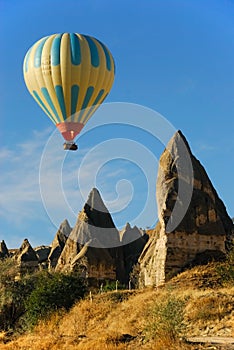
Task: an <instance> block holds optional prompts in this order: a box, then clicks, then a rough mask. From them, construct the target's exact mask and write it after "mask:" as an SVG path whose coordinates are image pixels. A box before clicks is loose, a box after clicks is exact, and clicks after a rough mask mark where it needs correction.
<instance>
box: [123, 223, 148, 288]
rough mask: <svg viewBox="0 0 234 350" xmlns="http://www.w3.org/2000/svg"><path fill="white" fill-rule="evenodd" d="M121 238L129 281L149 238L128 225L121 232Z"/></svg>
mask: <svg viewBox="0 0 234 350" xmlns="http://www.w3.org/2000/svg"><path fill="white" fill-rule="evenodd" d="M120 237H121V242H122V246H123V256H124V268H125V274H126V279H127V280H129V275H130V273H131V271H132V268H133V266H134V265H135V264H136V263H137V261H138V258H139V256H140V254H141V252H142V250H143V248H144V246H145V244H146V242H147V241H148V238H149V236H148V235H147V234H146V233H145V232H143V231H142V230H140V229H138V228H137V227H136V226H134V227H133V228H132V227H131V226H130V224H129V223H127V224H126V226H125V227H124V228H123V230H121V231H120ZM126 282H127V281H126Z"/></svg>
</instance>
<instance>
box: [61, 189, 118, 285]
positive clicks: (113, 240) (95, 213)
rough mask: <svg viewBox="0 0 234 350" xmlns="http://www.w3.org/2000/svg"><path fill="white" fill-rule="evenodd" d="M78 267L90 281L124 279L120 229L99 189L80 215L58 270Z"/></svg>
mask: <svg viewBox="0 0 234 350" xmlns="http://www.w3.org/2000/svg"><path fill="white" fill-rule="evenodd" d="M77 267H79V269H81V270H82V271H84V273H85V275H86V276H87V278H88V279H89V280H93V279H96V280H105V279H112V280H116V279H118V280H120V281H122V280H123V279H124V266H123V251H122V247H121V243H120V239H119V232H118V230H117V229H116V227H115V225H114V223H113V220H112V218H111V215H110V213H109V212H108V210H107V208H106V206H105V205H104V203H103V201H102V198H101V196H100V194H99V192H98V190H97V189H95V188H94V189H92V191H91V192H90V194H89V197H88V200H87V202H86V204H85V206H84V208H83V209H82V211H81V212H80V213H79V215H78V219H77V222H76V225H75V227H74V228H73V230H72V231H71V233H70V236H69V238H68V239H67V241H66V244H65V247H64V249H63V251H62V253H61V255H60V258H59V260H58V263H57V266H56V270H57V271H67V270H75V269H76V268H77Z"/></svg>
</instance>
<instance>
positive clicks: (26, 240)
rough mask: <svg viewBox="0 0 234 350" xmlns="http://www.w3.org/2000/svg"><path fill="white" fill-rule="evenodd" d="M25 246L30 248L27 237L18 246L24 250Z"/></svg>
mask: <svg viewBox="0 0 234 350" xmlns="http://www.w3.org/2000/svg"><path fill="white" fill-rule="evenodd" d="M25 248H32V246H31V244H30V243H29V241H28V239H27V238H25V239H24V240H23V243H22V244H21V246H20V250H24V249H25Z"/></svg>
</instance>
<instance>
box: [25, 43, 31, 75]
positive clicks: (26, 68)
mask: <svg viewBox="0 0 234 350" xmlns="http://www.w3.org/2000/svg"><path fill="white" fill-rule="evenodd" d="M31 51H32V47H31V48H30V49H29V50H28V52H27V53H26V56H25V61H24V71H25V72H27V71H28V61H29V57H30V54H31Z"/></svg>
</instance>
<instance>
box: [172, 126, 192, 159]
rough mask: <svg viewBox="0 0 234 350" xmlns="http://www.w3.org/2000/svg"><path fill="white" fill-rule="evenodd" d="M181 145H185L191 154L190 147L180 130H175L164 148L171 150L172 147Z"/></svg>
mask: <svg viewBox="0 0 234 350" xmlns="http://www.w3.org/2000/svg"><path fill="white" fill-rule="evenodd" d="M181 145H183V146H185V147H186V148H187V150H188V151H189V153H190V154H191V149H190V146H189V143H188V141H187V139H186V137H185V136H184V134H183V133H182V131H181V130H177V131H176V132H175V134H174V135H173V136H172V138H171V139H170V141H169V142H168V144H167V147H166V148H167V149H168V150H171V149H173V148H178V147H179V146H181Z"/></svg>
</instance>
